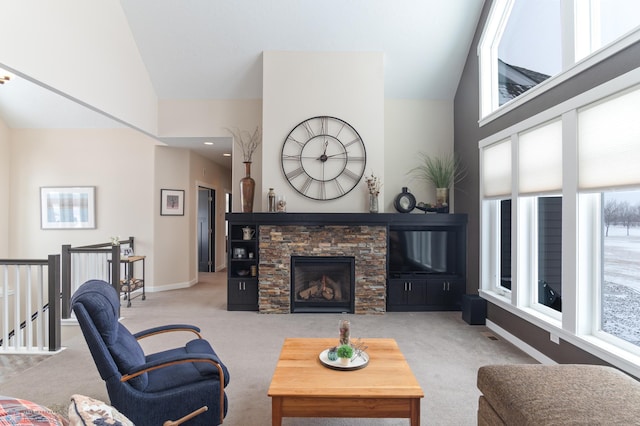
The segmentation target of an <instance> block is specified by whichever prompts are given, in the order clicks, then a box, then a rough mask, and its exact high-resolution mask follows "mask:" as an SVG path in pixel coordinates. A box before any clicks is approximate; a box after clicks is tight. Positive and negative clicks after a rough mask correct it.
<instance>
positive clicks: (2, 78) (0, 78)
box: [0, 74, 11, 84]
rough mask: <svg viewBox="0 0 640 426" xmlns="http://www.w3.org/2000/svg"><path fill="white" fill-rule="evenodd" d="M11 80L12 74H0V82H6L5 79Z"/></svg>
mask: <svg viewBox="0 0 640 426" xmlns="http://www.w3.org/2000/svg"><path fill="white" fill-rule="evenodd" d="M9 80H11V76H10V75H1V74H0V84H4V82H5V81H9Z"/></svg>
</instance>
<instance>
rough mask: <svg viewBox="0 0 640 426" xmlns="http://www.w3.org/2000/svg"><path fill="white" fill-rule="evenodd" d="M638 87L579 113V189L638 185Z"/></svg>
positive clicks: (639, 103)
mask: <svg viewBox="0 0 640 426" xmlns="http://www.w3.org/2000/svg"><path fill="white" fill-rule="evenodd" d="M638 111H640V88H638V87H636V88H634V90H633V91H631V92H627V93H625V94H622V95H619V96H616V97H612V98H609V99H607V100H605V101H603V102H600V103H598V104H596V105H594V106H590V107H587V108H584V109H583V110H580V111H579V112H578V174H579V175H578V185H579V187H580V189H594V188H613V187H621V186H628V185H637V184H640V117H639V116H638Z"/></svg>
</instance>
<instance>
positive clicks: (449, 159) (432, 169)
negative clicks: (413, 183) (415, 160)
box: [409, 152, 467, 211]
mask: <svg viewBox="0 0 640 426" xmlns="http://www.w3.org/2000/svg"><path fill="white" fill-rule="evenodd" d="M418 155H419V157H420V161H421V163H420V164H419V165H418V166H417V167H414V168H413V169H411V170H409V173H410V174H411V175H412V176H413V177H415V178H417V179H422V180H425V181H427V182H430V183H432V184H433V185H434V186H435V187H436V205H437V207H447V211H448V206H449V189H450V188H451V187H452V186H453V184H455V183H458V182H460V181H461V180H462V179H464V177H465V176H466V175H467V170H466V167H464V165H463V164H462V162H461V161H460V159H459V158H458V157H457V156H456V155H455V154H446V155H442V156H430V155H427V154H425V153H423V152H420V153H419V154H418Z"/></svg>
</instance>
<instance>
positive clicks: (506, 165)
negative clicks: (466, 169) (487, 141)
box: [482, 139, 511, 197]
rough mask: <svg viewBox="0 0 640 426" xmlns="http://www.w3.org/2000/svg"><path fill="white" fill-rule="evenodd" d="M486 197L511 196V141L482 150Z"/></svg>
mask: <svg viewBox="0 0 640 426" xmlns="http://www.w3.org/2000/svg"><path fill="white" fill-rule="evenodd" d="M482 193H483V196H484V197H497V196H502V195H509V196H510V195H511V139H507V140H505V141H502V142H496V143H495V144H493V145H489V146H487V147H485V148H483V149H482Z"/></svg>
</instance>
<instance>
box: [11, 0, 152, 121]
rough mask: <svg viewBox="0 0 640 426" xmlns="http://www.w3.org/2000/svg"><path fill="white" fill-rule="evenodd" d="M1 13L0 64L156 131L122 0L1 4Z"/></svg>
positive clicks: (31, 0) (148, 91)
mask: <svg viewBox="0 0 640 426" xmlns="http://www.w3.org/2000/svg"><path fill="white" fill-rule="evenodd" d="M0 10H1V11H2V12H1V13H0V40H5V41H6V42H3V43H0V64H4V65H5V66H6V67H9V68H12V69H14V70H15V71H16V72H17V73H18V74H21V75H23V76H26V77H28V78H30V79H32V80H34V81H36V82H40V83H43V84H46V85H48V86H50V87H54V88H55V89H57V90H59V91H60V92H62V93H63V94H66V95H67V96H69V97H72V98H75V99H78V100H81V101H82V102H84V103H86V104H88V105H92V106H93V107H95V108H97V109H98V110H101V111H103V112H106V113H108V114H110V115H112V116H114V117H117V118H119V119H121V120H123V121H124V122H126V123H129V124H131V125H133V126H135V127H137V128H140V129H143V130H144V131H147V132H149V133H152V134H155V133H156V129H157V98H156V96H155V93H154V90H153V87H152V85H151V81H150V79H149V76H148V75H147V70H146V68H145V66H144V63H143V62H142V59H141V57H140V54H139V52H138V48H137V45H136V44H135V41H134V40H133V37H132V35H131V30H130V28H129V25H128V23H127V19H126V17H125V15H124V12H123V11H122V7H121V5H120V2H118V1H101V2H87V1H84V0H57V1H55V2H49V1H37V0H23V1H11V0H1V1H0ZM9 40H11V42H8V41H9Z"/></svg>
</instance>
